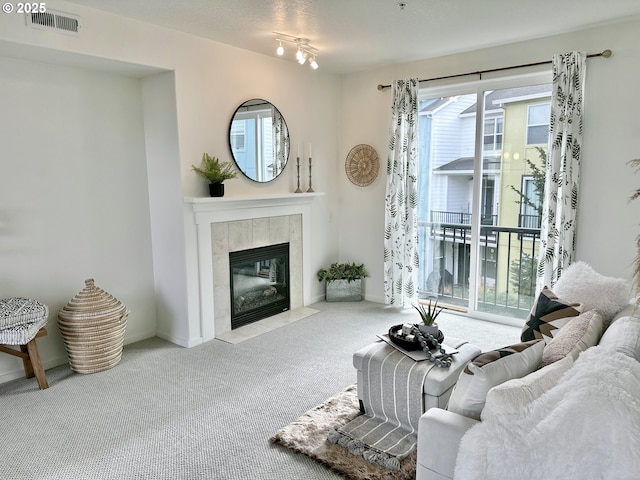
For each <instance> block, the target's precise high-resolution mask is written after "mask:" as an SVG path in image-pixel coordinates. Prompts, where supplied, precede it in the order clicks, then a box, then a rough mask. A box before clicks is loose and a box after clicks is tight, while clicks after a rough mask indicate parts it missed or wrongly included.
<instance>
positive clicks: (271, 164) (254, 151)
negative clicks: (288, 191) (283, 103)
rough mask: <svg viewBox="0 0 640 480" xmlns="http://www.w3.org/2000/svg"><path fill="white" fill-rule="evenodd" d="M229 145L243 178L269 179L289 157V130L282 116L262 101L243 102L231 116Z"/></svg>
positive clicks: (259, 180)
mask: <svg viewBox="0 0 640 480" xmlns="http://www.w3.org/2000/svg"><path fill="white" fill-rule="evenodd" d="M229 148H230V149H231V155H232V156H233V160H234V161H235V162H236V165H237V166H238V168H239V169H240V171H241V172H242V173H243V174H244V175H245V176H246V177H247V178H250V179H251V180H253V181H256V182H269V181H271V180H273V179H274V178H276V177H277V176H278V175H280V174H281V173H282V171H283V170H284V167H285V166H286V164H287V160H288V159H289V129H288V128H287V124H286V123H285V121H284V117H283V116H282V114H281V113H280V111H279V110H278V109H277V108H276V107H274V106H273V105H272V104H271V103H269V102H267V101H266V100H262V99H253V100H248V101H246V102H244V103H243V104H242V105H240V106H239V107H238V108H237V110H236V111H235V113H234V114H233V117H232V118H231V125H230V126H229Z"/></svg>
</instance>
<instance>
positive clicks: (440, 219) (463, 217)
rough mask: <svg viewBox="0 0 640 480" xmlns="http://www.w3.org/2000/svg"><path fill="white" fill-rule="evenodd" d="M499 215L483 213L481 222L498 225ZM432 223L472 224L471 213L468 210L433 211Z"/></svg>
mask: <svg viewBox="0 0 640 480" xmlns="http://www.w3.org/2000/svg"><path fill="white" fill-rule="evenodd" d="M497 221H498V216H497V215H488V214H485V215H482V218H481V219H480V223H481V224H482V225H496V223H497ZM431 222H432V223H457V224H460V225H471V214H470V213H466V212H446V211H442V210H432V211H431Z"/></svg>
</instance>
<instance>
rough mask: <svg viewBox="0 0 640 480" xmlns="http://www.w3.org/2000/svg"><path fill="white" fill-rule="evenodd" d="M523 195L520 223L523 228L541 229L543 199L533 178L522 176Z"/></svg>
mask: <svg viewBox="0 0 640 480" xmlns="http://www.w3.org/2000/svg"><path fill="white" fill-rule="evenodd" d="M522 195H523V197H524V198H523V199H522V201H521V202H520V222H519V224H520V225H519V226H520V227H522V228H540V211H541V209H542V199H541V198H540V195H539V193H538V191H537V190H536V188H535V182H534V179H533V176H531V175H523V176H522Z"/></svg>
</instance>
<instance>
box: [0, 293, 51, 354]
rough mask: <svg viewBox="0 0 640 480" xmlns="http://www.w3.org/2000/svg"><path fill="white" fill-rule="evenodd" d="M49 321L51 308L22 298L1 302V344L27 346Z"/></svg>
mask: <svg viewBox="0 0 640 480" xmlns="http://www.w3.org/2000/svg"><path fill="white" fill-rule="evenodd" d="M48 319H49V308H48V307H47V306H46V305H44V304H42V303H40V302H38V301H37V300H31V299H28V298H22V297H12V298H4V299H2V300H0V344H3V345H26V344H27V343H29V342H30V341H31V340H33V338H34V337H35V336H36V334H37V333H38V331H39V330H40V328H42V327H43V326H44V325H45V324H46V323H47V320H48Z"/></svg>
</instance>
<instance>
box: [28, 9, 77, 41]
mask: <svg viewBox="0 0 640 480" xmlns="http://www.w3.org/2000/svg"><path fill="white" fill-rule="evenodd" d="M27 25H29V26H31V28H39V29H41V30H55V31H56V32H60V33H67V34H69V35H78V34H79V33H80V17H78V16H76V15H70V14H68V13H62V12H56V11H55V10H47V11H46V12H32V13H28V14H27Z"/></svg>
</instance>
